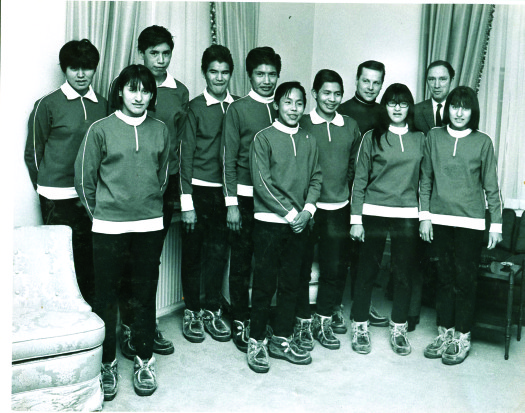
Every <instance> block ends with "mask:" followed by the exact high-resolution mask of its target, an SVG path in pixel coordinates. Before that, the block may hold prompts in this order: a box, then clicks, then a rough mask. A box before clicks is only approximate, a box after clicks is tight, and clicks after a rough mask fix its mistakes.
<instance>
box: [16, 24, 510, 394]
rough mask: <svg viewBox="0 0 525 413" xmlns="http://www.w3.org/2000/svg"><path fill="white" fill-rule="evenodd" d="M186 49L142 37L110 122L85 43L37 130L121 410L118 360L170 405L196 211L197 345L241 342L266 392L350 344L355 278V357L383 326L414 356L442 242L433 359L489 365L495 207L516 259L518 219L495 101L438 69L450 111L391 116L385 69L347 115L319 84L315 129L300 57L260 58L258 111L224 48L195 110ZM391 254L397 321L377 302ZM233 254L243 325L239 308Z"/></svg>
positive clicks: (115, 87) (54, 203) (39, 167)
mask: <svg viewBox="0 0 525 413" xmlns="http://www.w3.org/2000/svg"><path fill="white" fill-rule="evenodd" d="M173 47H174V44H173V40H172V36H171V34H170V33H169V31H168V30H167V29H165V28H164V27H160V26H150V27H148V28H146V29H145V30H143V31H142V33H141V34H140V36H139V38H138V50H139V54H140V57H141V58H142V60H143V62H144V64H143V65H130V66H128V67H126V68H125V69H124V70H122V72H121V73H120V75H119V76H118V77H117V78H116V79H115V80H114V81H113V82H112V83H111V90H110V91H109V96H108V99H109V102H108V101H106V99H104V98H103V97H102V96H101V95H100V94H98V93H97V92H95V91H94V90H93V88H92V86H91V82H92V79H93V76H94V74H95V71H96V69H97V66H98V62H99V53H98V51H97V49H96V48H95V47H94V46H93V45H92V44H91V43H90V42H89V40H86V39H83V40H80V41H76V40H74V41H70V42H68V43H66V44H65V45H64V46H63V47H62V49H61V51H60V55H59V60H60V66H61V69H62V71H63V72H64V74H65V78H66V80H65V82H64V84H63V85H62V86H61V87H60V88H59V89H57V90H55V91H54V92H52V93H50V94H48V95H46V96H44V97H43V98H41V99H39V100H38V101H37V102H36V103H35V107H34V110H33V112H32V113H31V116H30V119H29V128H28V130H29V131H28V139H27V144H26V150H25V161H26V164H27V167H28V170H29V175H30V178H31V181H32V183H33V186H34V188H35V190H36V191H37V193H38V194H39V198H40V206H41V211H42V218H43V221H44V224H47V225H68V226H70V227H71V228H72V229H73V255H74V262H75V270H76V274H77V279H78V284H79V288H80V291H81V293H82V295H83V296H84V298H85V299H86V301H87V302H88V303H89V304H90V305H92V307H93V309H94V311H95V312H96V313H97V314H98V315H99V316H100V317H101V318H102V320H103V321H104V323H105V325H106V336H105V340H104V344H103V356H102V366H101V372H102V382H103V387H104V399H105V400H112V399H113V398H114V397H115V395H116V394H117V390H118V363H117V358H116V347H117V341H119V342H120V348H121V352H122V354H123V355H124V356H125V357H126V358H128V359H132V360H134V375H133V383H134V389H135V392H136V393H137V394H138V395H141V396H147V395H151V394H152V393H153V392H154V391H155V390H156V388H157V376H156V373H155V363H156V361H155V357H154V356H153V353H157V354H171V353H173V351H174V346H173V343H172V342H171V341H170V340H168V339H166V338H165V337H163V335H162V333H161V332H160V330H159V328H158V325H157V322H156V316H155V298H156V290H157V284H158V276H159V264H160V256H161V252H162V247H163V243H164V238H165V236H166V234H167V231H168V229H169V227H170V224H171V220H172V215H173V211H174V205H175V203H176V202H178V201H180V206H181V226H182V257H181V281H182V287H183V294H184V303H185V309H184V317H183V326H182V333H183V336H184V337H185V338H186V339H187V340H189V341H190V342H193V343H199V342H202V341H203V340H204V339H205V337H206V333H207V334H209V335H210V336H211V337H212V338H213V339H214V340H217V341H221V342H224V341H229V340H230V339H232V340H233V342H234V344H235V345H236V347H237V348H238V349H239V350H241V351H243V352H245V353H246V354H247V356H246V357H247V363H248V366H249V367H250V368H251V369H252V370H253V371H255V372H258V373H264V372H267V371H268V370H269V368H270V362H269V357H272V358H277V359H284V360H286V361H289V362H291V363H294V364H301V365H304V364H309V363H311V361H312V358H311V355H310V351H311V350H312V349H313V347H314V342H315V341H318V342H319V344H320V345H321V346H323V347H325V348H327V349H332V350H335V349H338V348H340V346H341V342H340V339H339V338H338V337H337V335H338V334H345V333H346V332H347V326H346V321H345V317H344V315H343V313H342V308H343V307H342V299H343V291H344V290H345V284H346V279H347V275H348V272H349V271H348V269H349V267H350V279H351V292H352V299H353V305H352V310H351V314H350V319H351V320H352V324H351V343H352V344H351V345H352V349H353V350H354V351H356V352H357V353H361V354H366V353H369V352H370V351H371V340H370V330H369V325H370V324H371V325H375V326H390V343H391V347H392V349H393V351H394V352H395V353H397V354H399V355H407V354H410V352H411V346H410V342H409V340H408V337H407V332H408V331H411V330H413V329H414V328H415V325H416V324H417V322H418V321H419V308H420V302H418V301H420V298H421V284H422V281H421V280H422V274H421V272H420V271H419V268H418V266H419V259H420V256H421V251H422V250H423V248H424V247H423V245H424V242H425V243H426V244H427V245H428V247H431V248H432V254H434V255H435V256H436V257H437V258H438V261H437V262H438V286H437V291H436V296H437V298H436V301H437V304H436V312H437V323H436V324H437V326H438V336H437V337H436V339H435V340H434V341H433V342H432V343H430V344H429V345H428V346H427V347H426V348H425V350H424V355H425V356H426V357H428V358H441V359H442V361H443V363H445V364H458V363H461V362H462V361H463V360H464V359H465V358H466V357H467V355H468V352H469V349H470V331H471V327H472V323H473V314H474V300H475V289H476V274H477V267H478V264H479V260H480V254H481V247H482V240H483V231H484V229H485V206H486V203H487V204H488V208H489V211H490V215H491V222H492V224H491V228H490V236H489V245H488V247H489V248H493V247H494V246H495V245H496V243H497V242H499V241H501V208H502V205H501V198H500V194H499V189H498V179H497V171H496V160H495V157H494V150H493V146H492V142H491V139H490V138H489V137H488V136H487V135H486V134H484V133H483V132H481V131H479V130H478V124H479V103H478V100H477V97H476V94H475V92H474V91H473V90H472V89H470V88H468V87H463V86H460V87H457V88H455V89H454V90H452V91H451V92H450V87H451V82H452V81H453V78H454V70H453V68H452V67H451V66H450V64H449V63H447V62H445V61H436V62H433V63H432V64H430V66H429V67H428V69H427V73H426V80H427V85H428V87H429V90H430V93H431V95H432V97H431V99H429V100H426V101H424V102H421V103H419V104H417V105H416V104H414V99H413V97H412V94H411V92H410V90H409V89H408V87H407V86H405V85H403V84H400V83H394V84H391V85H390V86H389V87H388V88H386V90H385V92H384V94H383V96H382V99H381V102H380V103H377V102H376V98H377V96H378V95H379V93H380V91H381V89H382V86H383V82H384V79H385V67H384V65H383V64H382V63H380V62H376V61H367V62H364V63H362V64H361V65H359V67H358V70H357V75H356V82H355V84H356V93H355V96H354V97H353V98H351V99H350V100H348V101H346V102H345V103H342V100H343V93H344V88H343V80H342V78H341V76H340V75H339V74H338V73H336V72H335V71H333V70H329V69H323V70H320V71H319V72H318V73H317V74H316V76H315V79H314V81H313V86H312V90H311V96H312V98H313V100H314V102H315V108H314V109H312V110H311V111H310V113H308V114H304V111H305V107H306V103H307V93H306V91H305V89H304V87H303V86H302V85H301V84H300V83H299V82H294V81H291V82H284V83H281V84H280V85H279V86H277V83H278V80H279V76H280V72H281V57H280V56H279V55H278V54H277V53H276V52H275V51H274V49H272V48H271V47H257V48H255V49H253V50H251V51H250V52H249V53H248V55H247V57H246V71H247V75H248V78H249V80H250V84H251V90H250V92H249V93H248V94H247V95H246V96H244V97H237V96H233V95H231V94H230V92H229V90H228V85H229V81H230V79H231V76H232V73H233V69H234V64H233V59H232V56H231V53H230V51H229V50H228V49H227V48H226V47H224V46H221V45H212V46H210V47H208V48H207V49H206V50H205V51H204V53H203V56H202V61H201V69H202V74H203V76H204V78H205V80H206V88H205V90H204V91H203V93H202V94H200V95H199V96H197V97H195V98H194V99H192V100H191V101H189V93H188V89H187V88H186V86H184V84H182V82H180V81H179V80H176V79H175V78H174V77H173V76H171V75H170V74H169V73H168V72H167V68H168V66H169V63H170V60H171V58H172V51H173ZM365 234H366V236H365ZM387 234H390V238H391V252H392V253H391V256H392V263H391V268H392V277H393V284H394V295H393V304H392V314H391V317H390V320H389V319H388V318H387V317H384V316H382V315H381V314H379V313H378V312H377V311H376V310H375V309H374V307H373V305H372V300H371V296H372V289H373V285H374V281H375V279H376V276H377V273H378V270H379V268H380V265H381V259H382V255H383V250H384V246H385V242H386V238H387ZM316 245H317V246H318V256H319V259H318V261H319V269H320V277H319V287H318V294H317V300H316V307H315V312H314V313H312V311H311V307H310V301H309V282H310V277H311V268H312V260H313V256H314V248H315V246H316ZM228 249H230V262H229V293H230V301H231V307H230V311H229V312H230V316H231V317H230V323H227V322H226V321H225V320H224V317H223V310H224V309H223V308H222V303H223V298H222V295H221V289H222V281H223V275H224V271H225V266H226V265H227V261H228ZM252 260H253V262H254V265H253V279H252ZM201 275H202V277H204V280H203V286H204V291H203V292H204V297H205V298H204V301H203V302H201ZM251 279H252V280H251ZM250 286H251V297H250ZM274 295H275V296H276V307H275V311H274V312H273V316H272V317H271V321H270V312H271V311H270V310H271V304H272V298H273V297H274ZM250 304H251V308H250ZM119 313H120V320H121V325H120V336H119V337H117V322H118V321H117V320H118V314H119Z"/></svg>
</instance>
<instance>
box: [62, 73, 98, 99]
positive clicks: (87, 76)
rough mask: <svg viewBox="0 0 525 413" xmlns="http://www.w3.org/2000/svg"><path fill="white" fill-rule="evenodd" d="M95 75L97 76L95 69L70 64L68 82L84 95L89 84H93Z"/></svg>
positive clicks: (67, 74)
mask: <svg viewBox="0 0 525 413" xmlns="http://www.w3.org/2000/svg"><path fill="white" fill-rule="evenodd" d="M93 76H95V70H94V69H83V68H81V67H71V66H68V67H67V69H66V80H67V83H69V85H70V86H71V87H72V88H73V89H75V90H76V91H77V93H78V94H79V95H82V96H84V95H85V94H86V93H87V91H88V89H89V85H91V82H92V81H93Z"/></svg>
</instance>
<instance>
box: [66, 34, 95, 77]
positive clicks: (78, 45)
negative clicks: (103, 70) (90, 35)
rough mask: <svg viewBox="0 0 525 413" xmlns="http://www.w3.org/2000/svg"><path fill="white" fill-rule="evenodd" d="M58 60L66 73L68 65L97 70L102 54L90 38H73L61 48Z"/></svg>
mask: <svg viewBox="0 0 525 413" xmlns="http://www.w3.org/2000/svg"><path fill="white" fill-rule="evenodd" d="M58 60H59V61H60V68H61V69H62V72H64V73H66V69H67V68H68V67H72V68H75V69H77V68H82V69H92V70H97V66H98V62H99V60H100V54H99V53H98V50H97V48H96V47H95V46H93V44H92V43H91V42H90V41H89V40H88V39H82V40H71V41H70V42H67V43H66V44H65V45H64V46H62V48H61V49H60V53H59V54H58Z"/></svg>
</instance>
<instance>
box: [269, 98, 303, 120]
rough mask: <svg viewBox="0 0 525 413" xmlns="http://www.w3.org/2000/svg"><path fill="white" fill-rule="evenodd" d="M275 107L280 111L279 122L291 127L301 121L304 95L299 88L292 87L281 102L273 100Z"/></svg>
mask: <svg viewBox="0 0 525 413" xmlns="http://www.w3.org/2000/svg"><path fill="white" fill-rule="evenodd" d="M273 107H274V108H275V110H277V111H278V112H279V122H281V123H282V124H283V125H285V126H288V127H290V128H294V127H296V126H297V124H298V123H299V119H301V116H303V113H304V96H303V92H302V91H300V90H299V89H292V90H290V92H289V93H288V95H287V96H283V97H282V98H281V100H280V101H279V102H273Z"/></svg>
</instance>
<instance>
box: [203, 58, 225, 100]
mask: <svg viewBox="0 0 525 413" xmlns="http://www.w3.org/2000/svg"><path fill="white" fill-rule="evenodd" d="M230 76H231V72H230V65H229V64H228V63H225V62H218V61H217V60H214V61H213V62H211V63H210V64H209V65H208V70H206V74H205V75H204V77H205V78H206V89H207V90H208V93H209V94H210V95H212V96H213V97H214V98H215V99H217V100H223V99H224V98H225V97H226V90H227V89H228V85H229V83H230Z"/></svg>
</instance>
